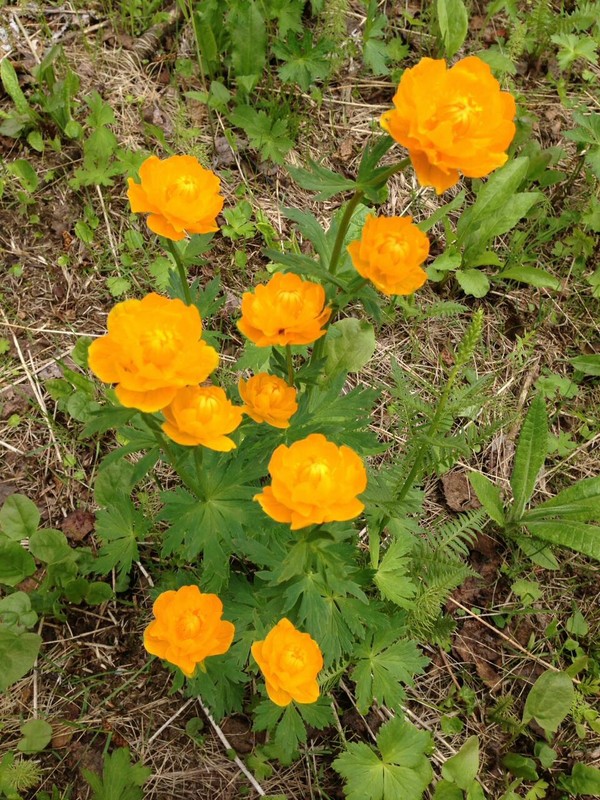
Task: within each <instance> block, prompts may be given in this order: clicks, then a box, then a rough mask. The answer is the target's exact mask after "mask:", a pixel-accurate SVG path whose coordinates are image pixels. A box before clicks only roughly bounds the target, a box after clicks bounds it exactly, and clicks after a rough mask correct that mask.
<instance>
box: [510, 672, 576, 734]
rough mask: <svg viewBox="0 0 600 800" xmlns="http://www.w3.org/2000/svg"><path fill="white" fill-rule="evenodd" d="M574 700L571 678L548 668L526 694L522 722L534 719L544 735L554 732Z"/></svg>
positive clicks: (568, 711)
mask: <svg viewBox="0 0 600 800" xmlns="http://www.w3.org/2000/svg"><path fill="white" fill-rule="evenodd" d="M574 701H575V689H574V687H573V681H572V680H571V678H570V677H569V676H568V675H567V674H566V673H564V672H553V671H551V670H548V671H547V672H544V673H543V674H542V675H540V677H539V678H538V679H537V681H536V682H535V683H534V684H533V686H532V687H531V690H530V692H529V694H528V695H527V700H526V701H525V708H524V709H523V723H524V724H527V723H528V722H530V720H532V719H534V720H535V721H536V722H537V724H538V725H539V726H540V727H541V728H543V729H544V731H545V733H546V736H547V735H548V734H549V733H555V732H556V731H557V730H558V726H559V725H560V723H561V722H562V721H563V720H564V719H565V717H566V716H567V715H568V714H569V713H570V711H571V708H572V707H573V703H574Z"/></svg>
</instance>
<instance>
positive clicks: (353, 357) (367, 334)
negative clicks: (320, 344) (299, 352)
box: [324, 317, 376, 380]
mask: <svg viewBox="0 0 600 800" xmlns="http://www.w3.org/2000/svg"><path fill="white" fill-rule="evenodd" d="M375 347H376V343H375V330H374V328H373V326H372V325H371V324H370V323H369V322H367V321H366V320H361V319H357V318H356V317H346V319H341V320H339V321H338V322H334V323H333V325H330V326H329V328H328V330H327V335H326V336H325V358H326V362H325V370H324V371H325V376H326V379H327V380H331V379H332V378H335V377H336V376H337V375H339V374H341V373H348V372H360V370H361V369H362V368H363V367H364V366H365V364H367V363H368V361H369V360H370V359H371V357H372V356H373V353H374V352H375Z"/></svg>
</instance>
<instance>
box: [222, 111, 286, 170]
mask: <svg viewBox="0 0 600 800" xmlns="http://www.w3.org/2000/svg"><path fill="white" fill-rule="evenodd" d="M229 120H230V121H231V122H232V123H233V124H234V125H237V126H238V127H239V128H242V129H243V130H244V133H246V135H247V136H248V139H249V141H250V145H251V147H254V148H255V149H256V150H259V151H260V154H261V156H262V158H263V159H265V160H266V159H269V158H270V159H271V160H272V161H274V162H275V163H276V164H281V163H283V158H284V156H285V155H286V153H287V152H288V151H289V150H290V148H291V147H292V145H293V141H292V139H291V138H290V137H289V135H288V133H289V131H288V125H287V121H286V120H284V119H274V118H273V117H270V116H267V114H266V113H265V112H264V111H256V110H255V109H253V108H251V107H250V106H238V107H237V108H236V109H235V110H234V111H233V112H232V113H231V114H230V115H229Z"/></svg>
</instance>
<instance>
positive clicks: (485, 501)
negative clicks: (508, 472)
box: [469, 472, 506, 527]
mask: <svg viewBox="0 0 600 800" xmlns="http://www.w3.org/2000/svg"><path fill="white" fill-rule="evenodd" d="M469 481H470V482H471V486H472V487H473V490H474V492H475V494H476V495H477V499H478V500H479V502H480V503H481V505H482V506H483V507H484V508H485V510H486V511H487V513H488V516H489V517H491V519H493V520H494V522H495V523H496V524H497V525H500V527H503V526H504V523H505V521H506V520H505V518H504V503H503V502H502V496H501V494H500V487H499V486H496V485H495V484H493V483H492V482H491V480H490V479H489V478H487V477H486V476H485V475H482V473H481V472H471V474H470V475H469Z"/></svg>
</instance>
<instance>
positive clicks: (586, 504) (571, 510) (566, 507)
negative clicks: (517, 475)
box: [523, 475, 600, 522]
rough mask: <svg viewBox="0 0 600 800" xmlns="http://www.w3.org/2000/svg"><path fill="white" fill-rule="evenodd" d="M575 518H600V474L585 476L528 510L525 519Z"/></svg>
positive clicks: (580, 519) (593, 519)
mask: <svg viewBox="0 0 600 800" xmlns="http://www.w3.org/2000/svg"><path fill="white" fill-rule="evenodd" d="M551 517H561V518H562V519H575V520H579V521H580V522H589V521H595V520H600V476H597V475H596V476H594V477H593V478H584V480H582V481H577V483H574V484H573V485H572V486H568V487H567V488H566V489H563V490H562V492H559V493H558V494H557V495H556V497H551V498H550V500H545V501H544V502H543V503H540V504H539V505H537V506H536V507H535V508H533V509H531V510H530V511H528V512H527V513H526V514H525V515H524V517H523V519H524V520H527V521H529V520H532V521H533V520H540V519H549V518H551Z"/></svg>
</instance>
